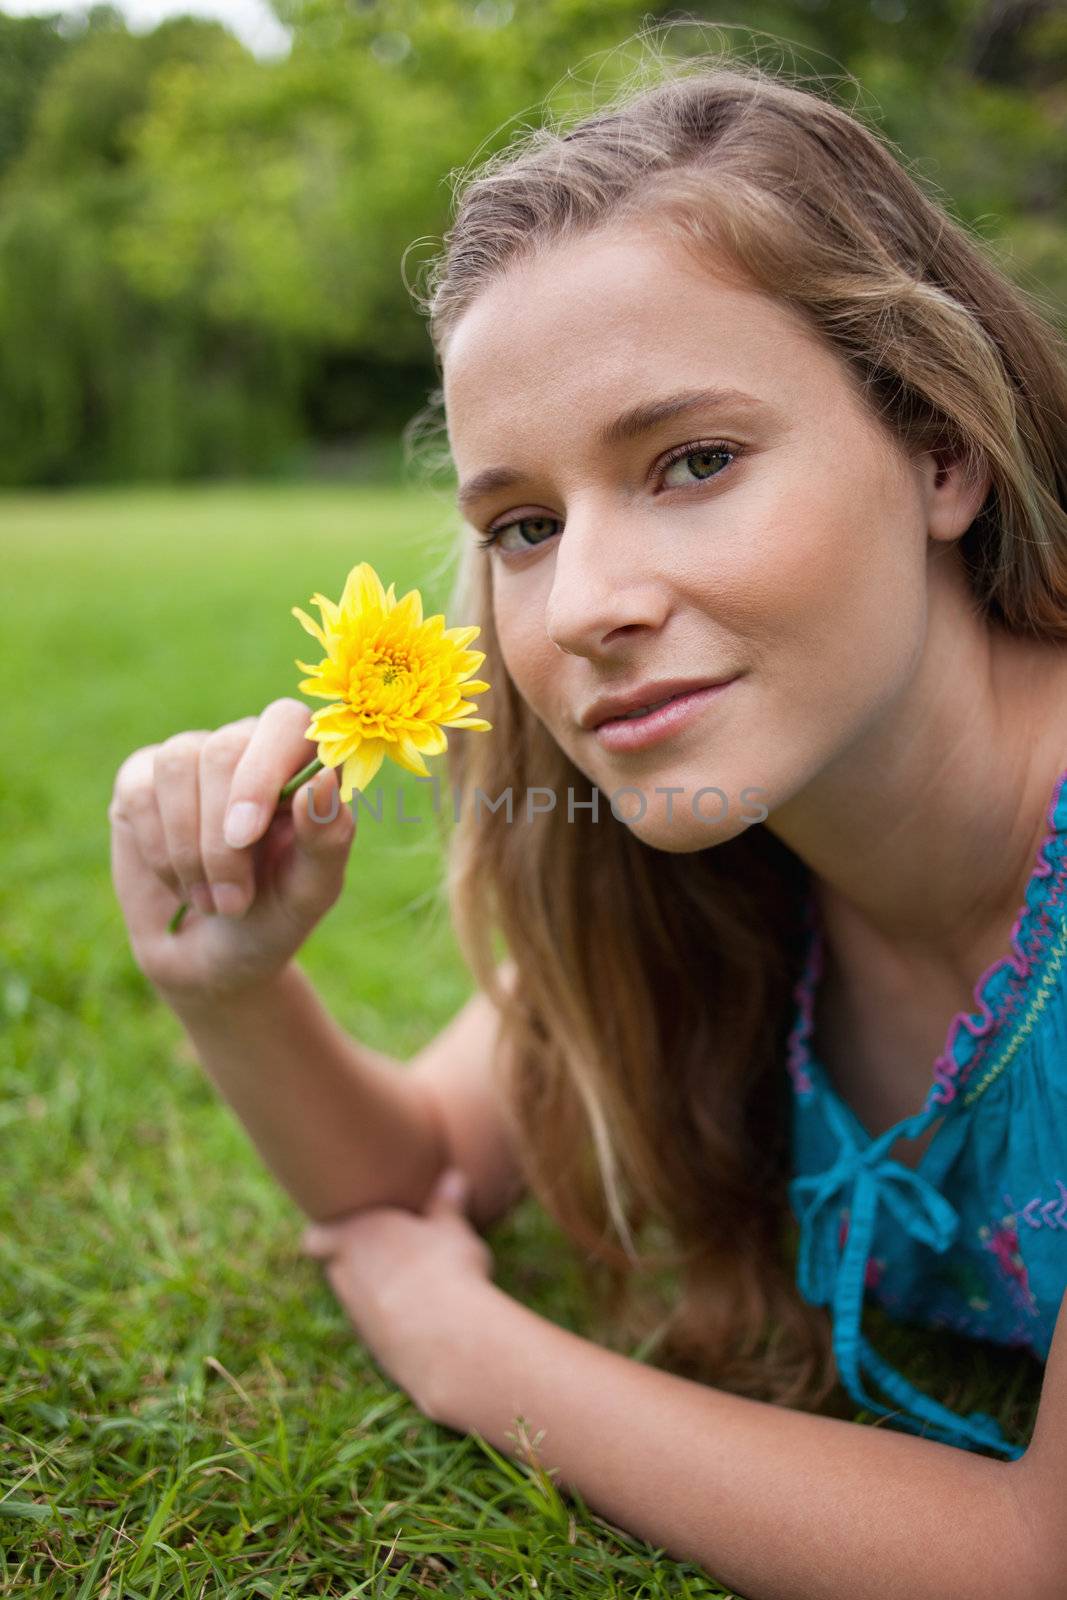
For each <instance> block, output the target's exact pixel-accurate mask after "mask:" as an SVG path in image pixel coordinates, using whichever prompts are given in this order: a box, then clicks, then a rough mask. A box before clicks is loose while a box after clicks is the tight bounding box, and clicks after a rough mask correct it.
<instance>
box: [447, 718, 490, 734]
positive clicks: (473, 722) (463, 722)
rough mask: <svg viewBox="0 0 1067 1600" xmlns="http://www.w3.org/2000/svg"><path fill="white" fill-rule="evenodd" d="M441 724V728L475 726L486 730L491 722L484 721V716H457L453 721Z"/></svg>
mask: <svg viewBox="0 0 1067 1600" xmlns="http://www.w3.org/2000/svg"><path fill="white" fill-rule="evenodd" d="M441 726H442V728H477V729H479V730H480V731H482V732H488V731H489V729H490V728H491V727H492V726H493V724H492V723H491V722H486V720H485V718H484V717H458V718H456V719H455V720H453V721H444V722H442V723H441Z"/></svg>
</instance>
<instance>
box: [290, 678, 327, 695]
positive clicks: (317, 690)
mask: <svg viewBox="0 0 1067 1600" xmlns="http://www.w3.org/2000/svg"><path fill="white" fill-rule="evenodd" d="M297 688H298V689H300V690H302V691H303V693H304V694H313V695H315V696H316V698H317V699H319V700H336V699H337V690H336V689H324V688H323V687H322V680H321V678H301V680H300V682H299V683H298V684H297Z"/></svg>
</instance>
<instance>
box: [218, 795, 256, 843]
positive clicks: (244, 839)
mask: <svg viewBox="0 0 1067 1600" xmlns="http://www.w3.org/2000/svg"><path fill="white" fill-rule="evenodd" d="M259 824H260V808H259V806H257V805H256V804H255V802H254V801H252V800H238V801H237V802H236V804H235V805H232V806H231V807H230V809H229V811H227V813H226V821H225V822H224V823H223V827H222V837H223V838H224V839H225V840H226V843H227V844H228V845H229V846H230V848H231V850H240V849H241V848H242V847H243V846H244V845H246V844H248V843H249V841H250V840H252V839H254V838H255V837H256V835H257V833H258V832H259Z"/></svg>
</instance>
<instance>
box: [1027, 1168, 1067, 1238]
mask: <svg viewBox="0 0 1067 1600" xmlns="http://www.w3.org/2000/svg"><path fill="white" fill-rule="evenodd" d="M1056 1188H1057V1189H1058V1190H1059V1194H1058V1195H1053V1197H1052V1199H1051V1200H1045V1201H1044V1202H1042V1199H1041V1196H1040V1195H1039V1194H1038V1195H1035V1196H1034V1198H1033V1199H1032V1200H1028V1201H1027V1202H1026V1204H1025V1205H1024V1206H1023V1208H1022V1210H1021V1211H1020V1212H1019V1215H1020V1217H1022V1219H1023V1221H1024V1222H1026V1223H1029V1225H1030V1227H1031V1228H1040V1227H1042V1226H1047V1227H1049V1228H1064V1229H1067V1184H1064V1182H1063V1181H1062V1179H1060V1178H1057V1179H1056Z"/></svg>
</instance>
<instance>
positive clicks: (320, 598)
mask: <svg viewBox="0 0 1067 1600" xmlns="http://www.w3.org/2000/svg"><path fill="white" fill-rule="evenodd" d="M311 603H312V605H314V606H318V608H319V610H320V611H321V612H322V615H323V618H324V620H325V622H326V626H327V627H328V628H330V629H334V630H336V628H337V624H338V614H337V607H336V606H335V605H334V603H333V601H332V600H330V599H329V598H328V597H327V596H326V595H324V594H319V593H318V591H317V590H316V592H315V593H314V594H313V595H312V596H311Z"/></svg>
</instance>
